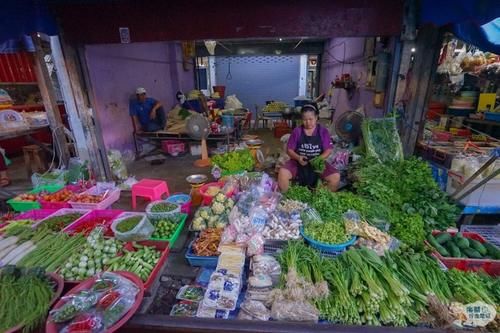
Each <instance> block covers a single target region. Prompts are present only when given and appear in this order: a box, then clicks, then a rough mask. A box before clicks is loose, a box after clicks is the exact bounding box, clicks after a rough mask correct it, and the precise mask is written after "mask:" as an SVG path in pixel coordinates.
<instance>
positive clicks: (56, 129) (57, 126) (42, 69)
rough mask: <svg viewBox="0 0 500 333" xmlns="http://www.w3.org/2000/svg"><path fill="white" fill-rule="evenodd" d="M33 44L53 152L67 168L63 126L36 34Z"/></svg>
mask: <svg viewBox="0 0 500 333" xmlns="http://www.w3.org/2000/svg"><path fill="white" fill-rule="evenodd" d="M32 39H33V44H34V45H35V56H34V62H35V72H36V79H37V82H38V88H39V89H40V94H41V95H42V100H43V105H44V107H45V112H47V118H48V120H49V124H50V129H51V130H52V133H53V134H54V138H55V141H54V142H53V145H54V151H57V153H58V154H59V156H58V158H59V159H60V161H62V163H63V164H64V165H65V166H67V165H68V161H69V156H70V155H69V150H68V144H67V142H66V135H65V134H64V125H63V123H62V120H61V114H60V112H59V107H58V105H57V98H56V95H55V92H54V86H53V84H52V81H51V79H50V74H49V70H48V68H47V64H46V62H45V54H46V53H47V52H45V51H44V48H43V45H42V39H41V38H40V36H39V35H38V34H33V35H32Z"/></svg>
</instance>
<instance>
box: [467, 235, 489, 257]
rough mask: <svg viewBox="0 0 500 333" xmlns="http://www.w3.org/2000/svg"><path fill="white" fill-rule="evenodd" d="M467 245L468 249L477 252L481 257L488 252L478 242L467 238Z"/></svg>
mask: <svg viewBox="0 0 500 333" xmlns="http://www.w3.org/2000/svg"><path fill="white" fill-rule="evenodd" d="M469 244H470V247H471V248H472V249H474V250H476V251H477V252H479V253H481V255H482V256H484V255H486V254H487V253H488V250H487V249H486V247H484V246H483V244H482V243H481V242H480V241H477V240H475V239H472V238H469Z"/></svg>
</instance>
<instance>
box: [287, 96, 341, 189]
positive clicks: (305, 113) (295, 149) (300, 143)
mask: <svg viewBox="0 0 500 333" xmlns="http://www.w3.org/2000/svg"><path fill="white" fill-rule="evenodd" d="M301 114H302V126H299V127H296V128H295V129H294V130H293V132H292V134H291V135H290V139H289V140H288V145H287V153H288V156H290V160H289V161H287V162H286V163H285V164H284V165H283V166H282V167H281V169H280V170H279V174H278V184H279V187H280V189H281V191H282V192H286V191H287V190H288V186H289V183H290V180H292V179H296V180H297V181H298V183H299V184H300V185H302V186H308V187H315V186H316V184H317V182H318V179H319V178H321V179H322V180H325V181H326V182H327V186H328V188H329V189H330V190H331V191H336V190H337V187H338V185H339V181H340V174H339V172H338V171H337V170H336V169H335V168H334V167H333V166H332V165H331V164H329V163H328V162H326V161H325V169H324V171H323V172H321V173H320V174H319V173H316V172H315V171H314V170H313V168H312V166H311V164H310V163H309V161H311V160H312V159H314V158H315V157H318V156H320V158H322V159H323V160H326V159H327V158H328V156H329V155H330V154H331V153H332V150H333V146H332V143H331V141H330V133H329V132H328V129H327V128H325V127H323V126H321V125H320V124H318V115H319V111H318V108H317V107H316V106H315V105H313V104H308V105H304V106H303V107H302V111H301Z"/></svg>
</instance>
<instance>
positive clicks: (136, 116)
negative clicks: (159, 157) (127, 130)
mask: <svg viewBox="0 0 500 333" xmlns="http://www.w3.org/2000/svg"><path fill="white" fill-rule="evenodd" d="M135 94H136V97H137V98H136V99H133V100H131V101H130V110H129V111H130V115H131V116H132V118H133V120H134V125H135V128H136V132H137V133H141V132H156V131H160V130H163V129H164V128H165V124H166V122H167V118H166V116H165V111H164V110H163V107H162V106H161V104H160V102H158V101H157V100H155V99H154V98H151V97H146V89H144V88H142V87H139V88H137V89H136V91H135Z"/></svg>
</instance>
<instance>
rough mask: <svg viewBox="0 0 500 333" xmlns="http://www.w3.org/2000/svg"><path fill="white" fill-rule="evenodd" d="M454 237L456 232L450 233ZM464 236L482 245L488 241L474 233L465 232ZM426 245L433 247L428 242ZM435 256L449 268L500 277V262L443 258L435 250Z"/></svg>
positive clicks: (435, 232)
mask: <svg viewBox="0 0 500 333" xmlns="http://www.w3.org/2000/svg"><path fill="white" fill-rule="evenodd" d="M438 233H440V231H437V230H435V231H433V232H432V234H433V235H436V234H438ZM449 233H450V234H451V235H454V234H455V232H449ZM462 235H463V236H464V237H465V238H471V239H474V240H477V241H479V242H481V243H485V242H486V240H485V239H484V238H483V237H481V235H479V234H477V233H474V232H464V233H462ZM425 243H426V244H427V245H428V246H430V247H432V246H431V245H430V244H429V243H428V242H427V241H425ZM433 255H434V256H435V257H436V258H438V259H439V260H440V261H441V262H442V263H443V264H444V265H445V266H446V267H447V268H449V269H451V268H456V269H459V270H462V271H479V270H483V271H485V272H486V273H488V274H489V275H492V276H499V275H500V260H492V259H471V258H453V257H443V256H442V255H441V254H439V252H437V251H436V250H434V252H433Z"/></svg>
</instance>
